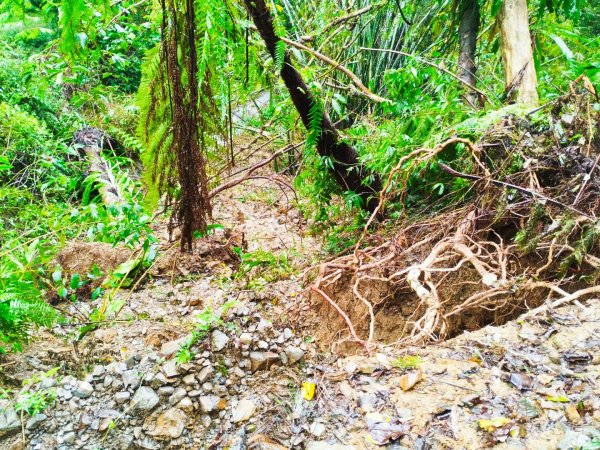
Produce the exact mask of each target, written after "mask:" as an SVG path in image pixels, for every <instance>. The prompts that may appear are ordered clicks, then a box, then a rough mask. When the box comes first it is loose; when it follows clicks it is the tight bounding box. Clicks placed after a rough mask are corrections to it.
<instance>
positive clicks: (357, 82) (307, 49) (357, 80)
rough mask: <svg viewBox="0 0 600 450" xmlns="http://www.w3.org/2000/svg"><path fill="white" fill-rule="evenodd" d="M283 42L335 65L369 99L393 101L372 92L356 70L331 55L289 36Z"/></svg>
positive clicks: (383, 101)
mask: <svg viewBox="0 0 600 450" xmlns="http://www.w3.org/2000/svg"><path fill="white" fill-rule="evenodd" d="M280 39H281V40H282V41H283V42H285V43H286V44H288V45H291V46H292V47H296V48H297V49H300V50H303V51H305V52H307V53H310V54H311V55H312V56H314V57H315V58H317V59H319V60H321V61H323V62H324V63H325V64H327V65H330V66H331V67H333V68H334V69H336V70H339V71H340V72H342V73H344V74H345V75H346V76H347V77H348V78H350V80H351V81H352V84H354V86H356V88H357V89H358V90H359V91H360V92H361V93H362V94H363V95H364V96H365V97H367V98H368V99H370V100H371V101H373V102H375V103H391V100H388V99H386V98H383V97H380V96H379V95H377V94H374V93H373V92H371V91H370V90H369V88H368V87H366V86H365V85H364V84H363V82H362V81H361V80H360V78H358V77H357V76H356V75H355V74H354V72H352V71H351V70H350V69H348V68H347V67H346V66H344V65H342V64H341V63H339V62H337V61H334V60H333V59H331V58H330V57H329V56H325V55H324V54H322V53H319V52H318V51H316V50H313V49H312V48H310V47H307V46H306V45H304V44H300V43H299V42H296V41H292V40H291V39H287V38H280Z"/></svg>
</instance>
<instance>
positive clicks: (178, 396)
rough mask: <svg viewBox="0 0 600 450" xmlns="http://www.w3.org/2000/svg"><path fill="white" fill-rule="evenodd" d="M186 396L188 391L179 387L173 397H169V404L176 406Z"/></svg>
mask: <svg viewBox="0 0 600 450" xmlns="http://www.w3.org/2000/svg"><path fill="white" fill-rule="evenodd" d="M186 395H187V391H186V390H185V389H183V388H181V387H178V388H177V389H175V392H173V395H171V396H170V397H169V404H170V405H176V404H177V403H179V402H180V401H181V400H183V399H184V397H185V396H186Z"/></svg>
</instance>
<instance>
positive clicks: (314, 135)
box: [306, 99, 323, 150]
mask: <svg viewBox="0 0 600 450" xmlns="http://www.w3.org/2000/svg"><path fill="white" fill-rule="evenodd" d="M308 119H309V121H308V136H307V137H306V148H307V150H312V149H314V148H315V147H316V145H317V142H319V138H320V137H321V133H322V132H323V105H322V104H321V102H320V101H319V100H318V99H314V100H313V103H312V105H311V106H310V111H309V112H308Z"/></svg>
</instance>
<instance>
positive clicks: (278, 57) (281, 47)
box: [275, 41, 287, 73]
mask: <svg viewBox="0 0 600 450" xmlns="http://www.w3.org/2000/svg"><path fill="white" fill-rule="evenodd" d="M286 51H287V47H286V45H285V42H283V41H277V44H275V71H276V72H277V73H279V72H281V70H282V69H283V64H284V62H285V53H286Z"/></svg>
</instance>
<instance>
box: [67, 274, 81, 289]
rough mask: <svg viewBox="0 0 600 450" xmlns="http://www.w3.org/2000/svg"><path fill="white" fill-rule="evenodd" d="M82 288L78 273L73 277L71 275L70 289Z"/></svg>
mask: <svg viewBox="0 0 600 450" xmlns="http://www.w3.org/2000/svg"><path fill="white" fill-rule="evenodd" d="M79 286H80V284H79V274H78V273H74V274H73V275H71V282H70V283H69V287H70V288H71V289H77V288H78V287H79Z"/></svg>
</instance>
